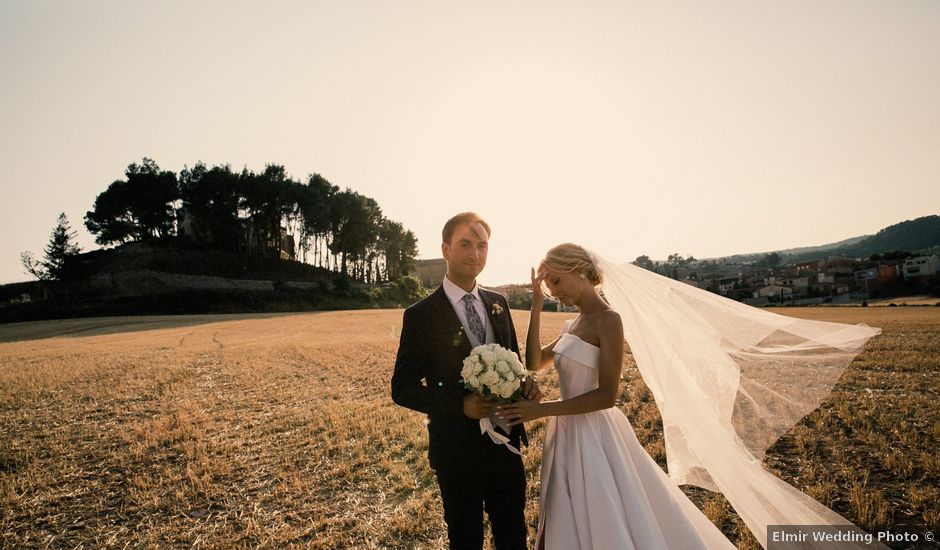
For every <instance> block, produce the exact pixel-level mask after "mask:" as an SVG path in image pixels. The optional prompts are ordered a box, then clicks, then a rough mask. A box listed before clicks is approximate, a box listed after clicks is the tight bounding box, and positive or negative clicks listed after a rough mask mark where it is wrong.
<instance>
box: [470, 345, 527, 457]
mask: <svg viewBox="0 0 940 550" xmlns="http://www.w3.org/2000/svg"><path fill="white" fill-rule="evenodd" d="M460 375H461V376H462V377H463V383H464V387H465V388H467V389H468V390H470V391H472V392H474V393H477V394H479V395H481V396H483V397H494V398H496V399H498V400H500V401H502V402H509V401H515V400H517V399H519V398H520V397H522V381H523V380H525V377H526V376H528V375H529V371H527V370H525V367H523V366H522V363H521V362H520V361H519V356H518V355H516V354H515V353H514V352H512V351H510V350H508V349H506V348H504V347H502V346H500V345H499V344H484V345H482V346H477V347H475V348H473V350H471V351H470V355H469V356H468V357H467V358H466V359H464V360H463V368H462V369H461V370H460ZM493 422H496V424H497V425H499V426H500V427H501V428H503V430H505V431H506V433H509V427H508V426H507V423H506V421H504V420H502V419H498V418H496V417H495V416H491V417H490V418H484V419H482V420H480V429H481V432H483V433H488V434H489V435H490V438H491V439H493V442H494V443H500V444H505V445H507V446H508V447H509V448H510V449H513V452H516V453H518V451H517V450H515V449H514V448H513V447H512V446H511V445H509V444H508V439H506V438H505V437H504V436H502V435H501V434H498V433H497V432H496V431H494V429H493Z"/></svg>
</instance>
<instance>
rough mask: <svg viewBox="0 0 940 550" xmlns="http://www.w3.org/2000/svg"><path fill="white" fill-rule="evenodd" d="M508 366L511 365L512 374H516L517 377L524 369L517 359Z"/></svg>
mask: <svg viewBox="0 0 940 550" xmlns="http://www.w3.org/2000/svg"><path fill="white" fill-rule="evenodd" d="M510 364H511V365H512V372H514V373H516V374H517V375H521V374H522V373H524V372H525V368H524V367H523V366H522V363H520V362H519V360H518V359H516V360H515V361H513V362H512V363H510Z"/></svg>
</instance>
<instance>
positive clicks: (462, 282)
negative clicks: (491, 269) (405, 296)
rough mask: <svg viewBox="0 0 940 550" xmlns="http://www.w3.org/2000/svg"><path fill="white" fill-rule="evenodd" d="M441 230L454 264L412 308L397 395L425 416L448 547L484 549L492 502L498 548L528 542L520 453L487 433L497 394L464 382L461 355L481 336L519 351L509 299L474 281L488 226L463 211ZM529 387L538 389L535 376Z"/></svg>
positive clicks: (516, 438)
mask: <svg viewBox="0 0 940 550" xmlns="http://www.w3.org/2000/svg"><path fill="white" fill-rule="evenodd" d="M442 236H443V243H442V244H441V252H442V253H443V254H444V260H446V261H447V273H446V275H445V277H444V282H443V283H442V284H441V286H440V287H438V289H437V290H436V291H435V292H434V293H433V294H431V295H430V296H428V297H427V298H425V299H423V300H421V301H419V302H418V303H416V304H414V305H412V306H411V307H409V308H408V309H406V310H405V315H404V319H403V320H402V329H401V343H400V345H399V348H398V357H397V359H396V360H395V373H394V374H393V375H392V399H393V400H394V401H395V403H397V404H399V405H401V406H403V407H408V408H409V409H414V410H416V411H418V412H421V413H424V414H426V415H427V416H428V424H427V425H428V439H429V444H428V459H429V461H430V463H431V468H433V469H434V471H435V472H436V474H437V482H438V485H439V486H440V489H441V500H442V501H443V504H444V520H445V521H446V522H447V535H448V538H449V539H450V547H451V549H464V548H466V549H474V550H479V549H480V548H482V546H483V511H484V510H486V513H487V514H488V516H489V519H490V525H491V526H492V529H493V542H494V543H495V545H496V548H497V550H515V549H519V550H522V549H524V548H526V525H525V514H524V512H523V510H524V508H525V483H526V482H525V470H524V469H523V466H522V457H521V456H519V455H517V454H514V453H513V452H511V451H510V450H509V449H508V448H507V447H506V446H505V445H497V444H495V443H494V442H493V441H492V440H491V439H490V437H489V436H488V435H485V434H481V433H480V422H479V420H480V419H481V418H486V417H487V416H489V414H490V413H491V412H493V410H494V407H495V403H494V402H493V401H491V400H488V399H483V398H482V397H480V396H479V395H477V394H475V393H471V392H469V391H466V390H464V386H463V382H462V381H461V379H460V369H461V366H462V364H463V360H464V358H466V357H467V356H468V355H470V350H471V349H472V347H474V346H476V345H479V344H484V343H486V344H488V343H497V344H499V345H501V346H503V347H504V348H507V349H510V350H512V351H514V352H516V354H518V353H519V344H518V342H517V341H516V329H515V327H514V326H513V324H512V317H510V315H509V304H508V303H507V301H506V298H505V297H504V296H502V295H501V294H497V293H495V292H492V291H489V290H486V289H483V288H481V287H480V286H479V285H477V284H476V277H477V275H479V274H480V272H481V271H483V267H484V266H485V265H486V255H487V252H488V245H489V240H490V226H489V224H487V223H486V222H485V221H484V220H483V219H482V218H480V216H479V215H477V214H475V213H473V212H465V213H463V214H458V215H456V216H454V217H453V218H451V219H450V220H448V221H447V223H446V224H445V225H444V230H443V235H442ZM471 344H472V345H471ZM422 380H423V381H424V383H423V384H422ZM524 392H525V394H526V395H527V396H528V397H529V398H535V399H537V398H538V396H539V392H538V388H537V387H536V386H535V384H534V382H531V381H529V382H527V385H526V386H525V387H524ZM508 435H509V439H510V444H511V445H513V446H514V447H515V448H516V449H520V441H521V442H524V443H525V444H528V439H527V438H526V434H525V430H524V428H523V427H522V426H521V425H520V426H517V427H516V428H514V429H513V431H512V433H510V434H508Z"/></svg>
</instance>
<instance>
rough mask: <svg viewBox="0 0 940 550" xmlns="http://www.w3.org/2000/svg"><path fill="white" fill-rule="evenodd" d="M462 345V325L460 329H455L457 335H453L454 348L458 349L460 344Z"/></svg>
mask: <svg viewBox="0 0 940 550" xmlns="http://www.w3.org/2000/svg"><path fill="white" fill-rule="evenodd" d="M462 343H463V324H461V325H460V328H458V329H457V334H455V335H454V347H455V348H459V347H460V344H462Z"/></svg>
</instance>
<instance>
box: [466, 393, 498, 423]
mask: <svg viewBox="0 0 940 550" xmlns="http://www.w3.org/2000/svg"><path fill="white" fill-rule="evenodd" d="M495 406H496V404H495V403H494V402H493V400H492V399H484V398H483V397H482V396H480V395H478V394H475V393H471V394H470V395H468V396H466V397H464V398H463V414H464V415H466V416H468V417H470V418H475V419H477V420H479V419H481V418H486V417H487V416H489V415H490V413H491V412H493V408H494V407H495Z"/></svg>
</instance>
